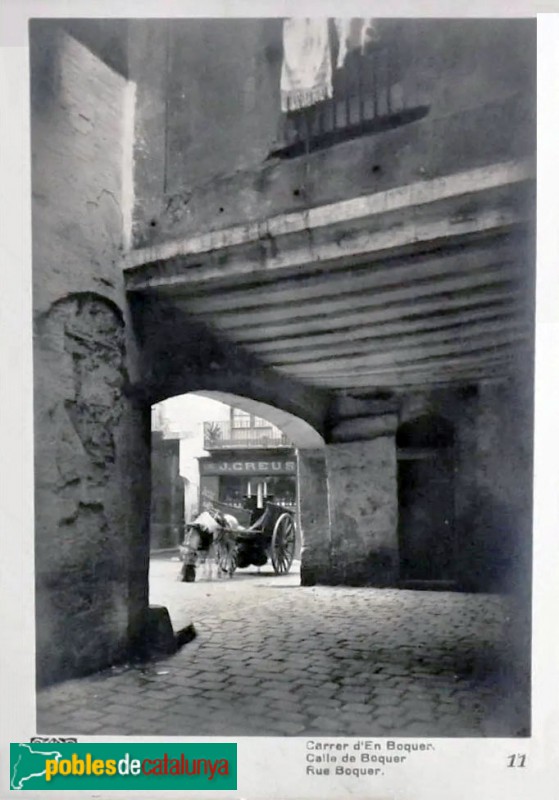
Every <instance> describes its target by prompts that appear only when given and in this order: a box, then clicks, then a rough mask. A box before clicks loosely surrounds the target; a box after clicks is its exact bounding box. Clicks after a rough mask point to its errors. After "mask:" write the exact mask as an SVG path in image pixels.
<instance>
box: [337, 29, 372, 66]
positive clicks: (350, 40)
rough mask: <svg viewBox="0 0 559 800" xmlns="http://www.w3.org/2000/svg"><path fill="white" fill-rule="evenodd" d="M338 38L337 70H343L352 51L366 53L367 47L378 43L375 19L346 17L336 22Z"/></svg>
mask: <svg viewBox="0 0 559 800" xmlns="http://www.w3.org/2000/svg"><path fill="white" fill-rule="evenodd" d="M334 24H335V26H336V33H337V37H338V58H337V63H336V69H342V67H343V66H344V63H345V60H346V56H347V54H348V53H349V52H350V51H351V50H359V51H360V52H361V53H364V52H365V51H366V49H367V47H368V46H369V45H370V44H372V43H373V42H376V41H378V38H379V33H378V25H377V21H376V20H374V19H363V18H362V17H344V18H338V19H335V20H334Z"/></svg>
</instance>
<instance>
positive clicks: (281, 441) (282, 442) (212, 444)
mask: <svg viewBox="0 0 559 800" xmlns="http://www.w3.org/2000/svg"><path fill="white" fill-rule="evenodd" d="M290 446H291V442H290V441H289V440H288V438H287V436H285V434H283V433H282V432H281V431H280V430H278V428H275V427H274V426H273V425H269V426H268V427H245V426H243V427H234V426H233V425H231V422H230V420H218V421H216V422H204V449H205V450H224V449H231V448H252V447H290Z"/></svg>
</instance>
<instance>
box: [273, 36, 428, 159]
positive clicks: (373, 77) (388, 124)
mask: <svg viewBox="0 0 559 800" xmlns="http://www.w3.org/2000/svg"><path fill="white" fill-rule="evenodd" d="M333 49H334V58H335V57H336V49H337V46H336V44H335V43H333ZM403 72H404V67H403V61H402V58H401V54H400V53H399V48H398V46H397V42H395V41H394V39H392V40H391V41H387V42H383V41H382V40H381V41H376V42H374V43H372V44H370V45H369V46H368V47H367V49H366V50H365V51H364V52H361V51H352V52H349V53H348V54H347V56H346V59H345V62H344V65H343V67H341V68H340V69H336V70H335V71H334V74H333V80H332V98H331V99H328V100H324V101H322V102H319V103H316V104H315V105H313V106H310V107H309V108H304V109H300V110H297V111H291V112H288V113H287V114H286V115H285V127H284V133H283V143H282V146H281V147H280V148H278V149H277V150H274V151H273V152H272V153H270V155H269V158H274V157H275V158H295V157H296V156H300V155H304V154H305V153H311V152H314V151H316V150H322V149H324V148H327V147H331V146H332V145H335V144H338V143H340V142H346V141H349V140H351V139H356V138H358V137H360V136H364V135H367V134H372V133H376V132H381V131H383V130H390V129H392V128H397V127H399V126H400V125H405V124H407V123H409V122H415V121H416V120H418V119H421V118H422V117H424V116H425V115H426V114H427V113H428V111H429V107H428V106H426V105H418V104H417V103H416V102H413V101H412V102H409V100H408V98H406V92H405V82H404V75H403Z"/></svg>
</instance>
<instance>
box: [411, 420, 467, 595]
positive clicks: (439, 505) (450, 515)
mask: <svg viewBox="0 0 559 800" xmlns="http://www.w3.org/2000/svg"><path fill="white" fill-rule="evenodd" d="M396 445H397V457H398V542H399V550H400V580H401V581H403V582H404V583H405V582H415V581H428V582H452V581H453V580H454V579H455V574H454V573H455V551H456V546H457V542H456V536H455V520H454V517H455V514H454V431H453V427H452V425H450V423H448V422H447V421H446V420H445V419H443V418H442V417H438V416H435V415H423V416H421V417H418V418H416V419H414V420H411V421H409V422H406V423H404V424H403V425H401V426H400V427H399V428H398V431H397V434H396Z"/></svg>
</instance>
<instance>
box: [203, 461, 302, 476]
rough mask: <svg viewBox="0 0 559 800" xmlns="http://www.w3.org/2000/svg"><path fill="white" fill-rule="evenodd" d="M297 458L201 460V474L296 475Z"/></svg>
mask: <svg viewBox="0 0 559 800" xmlns="http://www.w3.org/2000/svg"><path fill="white" fill-rule="evenodd" d="M296 471H297V462H296V461H295V459H285V460H282V461H272V460H270V461H200V474H201V475H295V473H296Z"/></svg>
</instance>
